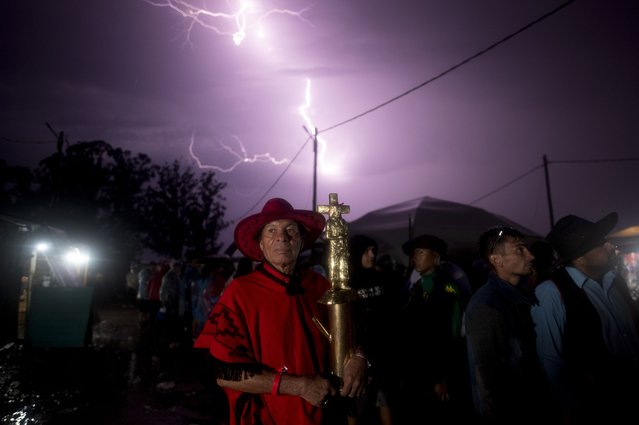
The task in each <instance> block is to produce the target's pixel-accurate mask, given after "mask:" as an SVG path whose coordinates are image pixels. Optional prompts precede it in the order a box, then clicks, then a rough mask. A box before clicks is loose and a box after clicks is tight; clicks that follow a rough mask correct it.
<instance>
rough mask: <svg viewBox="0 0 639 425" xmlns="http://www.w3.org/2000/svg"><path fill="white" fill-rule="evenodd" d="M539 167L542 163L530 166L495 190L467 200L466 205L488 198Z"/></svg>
mask: <svg viewBox="0 0 639 425" xmlns="http://www.w3.org/2000/svg"><path fill="white" fill-rule="evenodd" d="M541 167H543V165H537V166H535V167H533V168H531V169H530V170H528V171H526V172H525V173H524V174H522V175H520V176H518V177H515V178H514V179H512V180H511V181H509V182H507V183H505V184H503V185H501V186H499V187H498V188H497V189H495V190H492V191H490V192H488V193H487V194H485V195H484V196H480V197H479V198H477V199H475V200H474V201H472V202H469V203H468V205H473V204H474V203H476V202H479V201H481V200H482V199H484V198H488V197H489V196H491V195H494V194H495V193H497V192H499V191H500V190H502V189H505V188H507V187H508V186H510V185H511V184H513V183H515V182H517V181H519V180H521V179H523V178H524V177H526V176H527V175H528V174H530V173H532V172H533V171H536V170H538V169H540V168H541Z"/></svg>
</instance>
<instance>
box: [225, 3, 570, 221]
mask: <svg viewBox="0 0 639 425" xmlns="http://www.w3.org/2000/svg"><path fill="white" fill-rule="evenodd" d="M573 2H575V0H568V1H566V2H564V3H562V4H561V5H559V6H557V7H556V8H554V9H553V10H551V11H550V12H547V13H545V14H543V15H542V16H540V17H539V18H537V19H535V20H533V21H531V22H529V23H528V24H526V25H524V26H523V27H521V28H519V29H518V30H517V31H515V32H513V33H511V34H509V35H507V36H505V37H503V38H502V39H500V40H499V41H497V42H495V43H493V44H491V45H490V46H488V47H486V48H485V49H483V50H480V51H479V52H477V53H475V54H474V55H471V56H469V57H468V58H466V59H464V60H462V61H461V62H459V63H457V64H455V65H453V66H451V67H450V68H448V69H446V70H445V71H443V72H441V73H439V74H438V75H436V76H434V77H432V78H430V79H428V80H426V81H424V82H423V83H421V84H418V85H417V86H415V87H413V88H411V89H409V90H407V91H405V92H403V93H401V94H399V95H397V96H395V97H393V98H391V99H389V100H387V101H385V102H383V103H380V104H379V105H377V106H375V107H373V108H371V109H368V110H367V111H364V112H362V113H360V114H358V115H355V116H353V117H351V118H349V119H347V120H344V121H342V122H339V123H337V124H335V125H332V126H330V127H327V128H325V129H323V130H320V131H316V133H315V136H317V135H318V134H320V133H324V132H327V131H330V130H333V129H335V128H337V127H340V126H342V125H344V124H347V123H349V122H352V121H355V120H356V119H359V118H361V117H363V116H365V115H368V114H370V113H371V112H374V111H376V110H378V109H381V108H383V107H385V106H386V105H389V104H391V103H393V102H395V101H396V100H399V99H401V98H402V97H404V96H407V95H409V94H410V93H412V92H414V91H417V90H419V89H421V88H422V87H424V86H426V85H428V84H430V83H432V82H433V81H436V80H438V79H440V78H441V77H443V76H444V75H446V74H448V73H450V72H452V71H454V70H455V69H457V68H460V67H461V66H463V65H465V64H467V63H469V62H470V61H472V60H474V59H477V58H478V57H480V56H482V55H483V54H485V53H487V52H489V51H490V50H492V49H494V48H495V47H497V46H499V45H500V44H502V43H505V42H506V41H508V40H510V39H511V38H513V37H515V36H516V35H518V34H520V33H522V32H524V31H526V30H527V29H529V28H530V27H532V26H533V25H536V24H537V23H539V22H541V21H543V20H544V19H546V18H548V17H550V16H551V15H554V14H555V13H557V12H558V11H559V10H561V9H563V8H564V7H566V6H568V5H569V4H571V3H573ZM309 140H311V139H310V138H309V139H306V141H305V142H304V144H303V145H302V148H301V149H300V150H299V151H298V152H297V154H295V156H294V157H293V159H292V160H291V162H290V163H289V165H288V166H287V167H286V168H285V169H284V170H283V171H282V173H281V174H280V175H279V177H278V178H277V179H276V180H275V181H274V182H273V184H272V185H271V186H270V187H269V188H268V189H267V190H266V192H265V193H264V194H263V195H262V196H261V197H260V199H259V200H258V201H257V202H256V203H255V204H254V205H253V206H252V207H251V208H250V209H249V210H248V211H247V212H246V213H244V215H242V216H241V217H244V216H246V215H247V214H248V213H249V212H251V211H253V209H254V208H255V207H256V206H257V205H258V204H259V203H260V202H261V201H262V200H263V199H264V198H265V197H266V195H267V194H268V193H269V192H270V191H271V190H273V187H275V185H276V184H277V183H278V182H279V181H280V179H281V178H282V177H283V176H284V174H285V173H286V172H287V171H288V169H289V168H290V166H291V165H292V164H293V161H295V159H296V158H297V157H298V156H299V155H300V153H301V152H302V150H303V149H304V147H305V146H306V144H307V143H308V142H309ZM536 168H539V167H536ZM532 171H534V170H531V172H532ZM522 177H524V176H521V177H520V178H522ZM518 179H519V178H518ZM518 179H516V180H518ZM516 180H515V181H516ZM511 183H513V182H511ZM511 183H509V184H511ZM507 185H508V184H507ZM504 187H505V186H504ZM501 189H502V188H499V189H496V191H499V190H501ZM496 191H495V192H496ZM491 194H492V193H489V194H487V195H485V197H486V196H490V195H491ZM481 199H483V197H482V198H479V199H477V200H475V201H473V202H477V201H479V200H481ZM471 204H472V203H471ZM236 220H237V219H236ZM236 220H233V221H232V223H233V222H235V221H236Z"/></svg>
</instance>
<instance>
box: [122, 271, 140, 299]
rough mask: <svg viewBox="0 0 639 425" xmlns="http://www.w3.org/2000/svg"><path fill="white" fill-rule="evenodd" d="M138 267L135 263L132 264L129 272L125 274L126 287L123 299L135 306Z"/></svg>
mask: <svg viewBox="0 0 639 425" xmlns="http://www.w3.org/2000/svg"><path fill="white" fill-rule="evenodd" d="M139 272H140V270H139V266H138V264H137V263H135V262H132V263H131V265H130V267H129V272H128V273H127V274H126V279H125V280H126V286H125V288H124V289H125V294H126V296H125V299H126V301H127V302H128V303H129V304H131V305H132V306H135V305H136V303H137V297H138V285H139V281H138V274H139Z"/></svg>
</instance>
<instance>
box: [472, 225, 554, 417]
mask: <svg viewBox="0 0 639 425" xmlns="http://www.w3.org/2000/svg"><path fill="white" fill-rule="evenodd" d="M479 253H480V255H481V257H482V258H483V259H484V261H485V262H486V264H488V265H489V267H490V272H489V274H488V278H487V281H486V283H485V284H484V285H482V286H481V287H480V288H479V289H478V290H477V291H476V292H475V293H474V294H473V295H472V296H471V298H470V300H469V302H468V306H467V308H466V316H465V325H466V326H465V329H466V342H467V348H468V362H469V371H470V380H471V387H472V393H473V401H474V404H475V409H476V410H477V413H478V414H479V416H480V418H481V420H482V422H483V423H487V424H506V423H526V424H527V423H535V424H537V425H538V424H539V422H538V420H539V416H538V415H541V413H542V411H543V408H544V406H545V404H544V403H543V402H541V401H540V398H541V397H543V395H544V394H545V393H546V392H545V391H544V390H543V388H542V385H543V380H542V379H541V377H540V375H541V371H540V368H539V363H538V358H537V354H536V351H535V330H534V326H533V322H532V318H531V316H530V308H531V306H532V305H533V304H534V303H535V299H534V295H532V293H531V292H529V291H527V286H526V285H523V284H520V283H521V282H522V281H523V280H525V279H524V278H525V277H526V276H528V275H529V274H530V273H531V271H532V267H533V263H532V262H533V259H534V257H533V255H532V254H531V253H530V251H529V250H528V248H527V247H526V244H525V239H524V235H523V234H521V233H520V232H519V231H517V230H515V229H512V228H509V227H494V228H491V229H489V230H488V231H486V232H484V233H483V234H482V235H481V236H480V238H479ZM542 417H543V416H542Z"/></svg>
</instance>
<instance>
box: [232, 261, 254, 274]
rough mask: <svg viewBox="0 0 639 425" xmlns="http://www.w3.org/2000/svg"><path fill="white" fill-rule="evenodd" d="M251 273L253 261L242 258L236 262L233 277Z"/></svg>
mask: <svg viewBox="0 0 639 425" xmlns="http://www.w3.org/2000/svg"><path fill="white" fill-rule="evenodd" d="M252 271H253V260H251V259H250V258H248V257H242V258H240V259H239V260H238V261H237V269H236V270H235V277H240V276H244V275H245V274H249V273H251V272H252Z"/></svg>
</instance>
